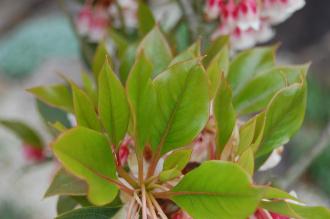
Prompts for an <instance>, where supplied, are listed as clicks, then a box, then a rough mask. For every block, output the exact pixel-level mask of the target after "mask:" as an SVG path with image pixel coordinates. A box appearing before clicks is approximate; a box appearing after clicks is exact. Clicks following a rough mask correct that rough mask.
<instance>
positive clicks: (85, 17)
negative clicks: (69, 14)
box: [76, 5, 93, 36]
mask: <svg viewBox="0 0 330 219" xmlns="http://www.w3.org/2000/svg"><path fill="white" fill-rule="evenodd" d="M92 19H93V9H92V7H91V6H90V5H85V6H83V7H82V8H81V9H80V10H79V12H78V16H77V18H76V26H77V31H78V33H79V34H80V35H82V36H86V35H88V33H89V28H90V26H91V22H92Z"/></svg>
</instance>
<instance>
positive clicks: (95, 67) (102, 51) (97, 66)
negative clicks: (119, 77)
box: [92, 41, 111, 80]
mask: <svg viewBox="0 0 330 219" xmlns="http://www.w3.org/2000/svg"><path fill="white" fill-rule="evenodd" d="M109 56H110V54H108V52H107V47H106V43H105V42H104V41H102V42H100V43H99V45H98V46H97V48H96V52H95V55H94V57H93V63H92V71H93V74H94V77H95V80H97V79H98V77H99V74H100V71H101V70H102V67H103V64H104V62H105V61H106V57H109ZM109 64H110V65H111V63H109Z"/></svg>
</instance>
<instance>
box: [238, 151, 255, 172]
mask: <svg viewBox="0 0 330 219" xmlns="http://www.w3.org/2000/svg"><path fill="white" fill-rule="evenodd" d="M238 164H239V165H240V166H241V167H242V168H243V169H244V170H245V171H246V172H247V173H249V174H250V175H251V176H253V173H254V153H253V150H252V149H251V148H249V149H247V150H245V151H244V152H243V153H242V155H241V156H240V158H239V161H238Z"/></svg>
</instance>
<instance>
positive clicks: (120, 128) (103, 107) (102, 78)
mask: <svg viewBox="0 0 330 219" xmlns="http://www.w3.org/2000/svg"><path fill="white" fill-rule="evenodd" d="M98 81H99V95H98V96H99V104H98V112H99V116H100V119H101V122H102V124H103V127H104V128H105V129H106V130H107V131H108V133H109V136H110V140H111V143H112V144H114V145H115V146H118V144H119V142H120V141H121V140H122V139H123V138H124V136H125V133H126V131H127V126H128V122H129V107H128V102H127V99H126V96H125V91H124V88H123V86H122V85H121V83H120V81H119V80H118V78H117V77H116V75H115V73H114V72H113V71H112V69H111V67H110V64H109V62H105V64H104V66H103V69H102V71H101V72H100V75H99V80H98Z"/></svg>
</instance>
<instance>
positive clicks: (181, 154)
mask: <svg viewBox="0 0 330 219" xmlns="http://www.w3.org/2000/svg"><path fill="white" fill-rule="evenodd" d="M191 153H192V150H191V149H180V150H175V151H173V152H172V153H171V154H170V155H168V157H166V159H165V161H164V164H163V171H162V172H161V173H160V175H159V179H160V181H162V182H165V181H168V180H171V179H174V178H176V177H178V176H180V175H181V171H182V170H183V168H185V166H186V165H187V164H188V163H189V160H190V156H191Z"/></svg>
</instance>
